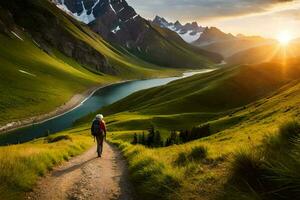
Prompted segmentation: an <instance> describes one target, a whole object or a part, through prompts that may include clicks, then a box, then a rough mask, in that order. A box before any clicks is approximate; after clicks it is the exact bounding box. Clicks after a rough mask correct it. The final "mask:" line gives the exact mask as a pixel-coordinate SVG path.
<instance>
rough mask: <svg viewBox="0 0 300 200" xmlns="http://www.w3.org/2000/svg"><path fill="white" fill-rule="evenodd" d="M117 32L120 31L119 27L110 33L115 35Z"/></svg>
mask: <svg viewBox="0 0 300 200" xmlns="http://www.w3.org/2000/svg"><path fill="white" fill-rule="evenodd" d="M119 30H121V28H120V26H117V27H116V28H115V29H113V30H112V31H111V32H113V33H114V34H116V33H117V32H118V31H119Z"/></svg>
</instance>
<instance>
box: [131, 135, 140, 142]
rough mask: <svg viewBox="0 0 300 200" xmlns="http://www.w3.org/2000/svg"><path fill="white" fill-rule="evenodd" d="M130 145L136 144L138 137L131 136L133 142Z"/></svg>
mask: <svg viewBox="0 0 300 200" xmlns="http://www.w3.org/2000/svg"><path fill="white" fill-rule="evenodd" d="M131 144H134V145H135V144H138V136H137V134H136V133H135V134H134V136H133V141H132V142H131Z"/></svg>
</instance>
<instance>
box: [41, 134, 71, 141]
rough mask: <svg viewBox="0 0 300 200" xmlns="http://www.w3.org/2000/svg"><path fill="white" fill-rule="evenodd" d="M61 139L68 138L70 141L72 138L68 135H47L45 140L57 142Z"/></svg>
mask: <svg viewBox="0 0 300 200" xmlns="http://www.w3.org/2000/svg"><path fill="white" fill-rule="evenodd" d="M61 140H69V141H72V138H71V137H70V136H68V135H59V136H55V137H52V136H48V137H47V138H46V141H47V142H48V143H54V142H59V141H61Z"/></svg>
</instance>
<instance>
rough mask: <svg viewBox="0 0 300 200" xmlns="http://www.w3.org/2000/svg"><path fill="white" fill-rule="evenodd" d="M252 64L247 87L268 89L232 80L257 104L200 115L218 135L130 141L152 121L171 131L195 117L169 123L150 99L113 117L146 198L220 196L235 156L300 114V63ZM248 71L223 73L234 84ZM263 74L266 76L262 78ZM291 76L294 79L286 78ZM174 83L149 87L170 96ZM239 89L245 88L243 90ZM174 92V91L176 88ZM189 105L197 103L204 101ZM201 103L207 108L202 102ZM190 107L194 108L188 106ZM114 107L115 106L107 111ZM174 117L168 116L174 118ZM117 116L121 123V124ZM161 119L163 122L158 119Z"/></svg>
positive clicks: (115, 136) (234, 87) (240, 97)
mask: <svg viewBox="0 0 300 200" xmlns="http://www.w3.org/2000/svg"><path fill="white" fill-rule="evenodd" d="M248 67H250V68H248V69H247V73H246V74H244V76H242V77H243V79H241V80H244V81H246V80H249V82H247V86H249V87H250V86H251V88H252V89H253V88H254V86H257V88H263V89H266V90H264V92H263V94H261V95H259V96H256V94H257V93H256V92H257V90H245V88H244V85H243V84H241V82H235V84H231V89H232V90H233V91H243V92H245V93H246V96H248V97H253V99H251V102H248V104H247V101H245V102H244V103H245V104H247V105H245V106H241V105H240V104H236V107H239V106H241V107H240V108H239V109H233V110H230V114H228V115H220V116H219V118H216V117H215V119H210V118H207V119H206V120H205V119H204V120H201V119H199V121H198V122H196V121H197V119H194V120H195V123H194V125H195V124H197V123H198V124H201V123H202V122H203V121H209V123H210V124H211V126H212V129H213V132H214V133H215V134H213V135H212V136H210V137H207V138H203V139H200V140H196V141H193V142H190V143H186V144H182V145H175V146H171V147H167V148H159V149H147V148H144V147H142V146H133V145H130V144H129V143H128V142H130V141H131V140H132V135H133V133H135V132H141V130H145V128H146V127H145V126H147V125H149V124H150V123H149V121H150V122H152V123H154V124H155V125H156V126H157V127H158V128H161V127H162V128H166V129H171V128H172V126H173V125H175V127H177V126H176V123H181V127H182V128H184V127H188V126H189V125H190V121H189V120H187V119H186V120H182V121H180V120H177V121H173V122H175V123H172V124H168V123H170V122H172V121H171V120H170V121H164V120H160V119H159V118H158V117H159V116H156V115H155V113H156V109H155V108H157V106H156V105H154V104H150V103H149V104H148V106H145V107H143V106H140V105H141V104H138V103H137V102H134V104H136V105H137V109H136V110H135V111H138V112H137V113H128V112H127V113H119V114H116V115H113V116H109V117H108V118H107V121H109V122H111V123H109V127H110V129H111V130H116V129H117V130H121V131H118V132H113V133H112V134H111V135H110V139H111V141H112V142H113V143H115V144H117V145H119V147H120V148H121V149H122V150H123V152H124V154H125V155H126V156H127V158H128V160H129V166H130V171H131V178H132V180H133V182H134V184H135V185H136V187H137V190H138V194H139V195H140V197H143V199H144V198H145V199H154V198H156V199H213V198H215V197H216V194H217V195H219V194H220V193H219V192H220V191H222V190H221V189H222V185H223V184H224V183H225V182H226V180H227V175H228V173H229V171H230V169H231V168H230V162H231V160H232V159H233V157H232V154H234V153H235V152H237V151H239V150H240V149H244V148H249V149H252V148H256V146H257V145H260V144H261V142H262V141H263V140H264V138H265V137H266V135H270V134H274V133H276V132H277V128H278V125H279V124H282V123H284V122H285V121H289V120H295V119H299V118H300V106H299V105H300V82H299V77H300V76H299V68H298V63H293V64H292V63H290V64H289V65H288V66H287V65H286V66H283V65H275V64H264V65H255V66H248ZM257 67H259V68H257ZM244 69H245V68H244ZM244 69H243V68H239V70H238V72H239V73H237V72H236V71H235V70H236V69H234V68H232V69H228V70H233V71H234V73H233V72H231V73H230V74H231V75H232V74H235V76H221V77H222V78H223V77H227V78H225V79H227V81H226V82H228V77H231V78H232V77H236V75H237V74H243V73H241V72H243V70H244ZM249 69H252V70H253V69H255V70H256V71H255V73H253V74H252V75H254V74H256V76H255V77H254V76H251V75H250V74H251V70H250V71H249ZM266 69H267V70H266ZM274 69H275V70H274ZM240 70H241V71H240ZM257 70H258V71H257ZM264 70H266V71H264ZM270 70H271V71H270ZM263 72H264V73H263ZM275 72H277V73H275ZM296 72H297V73H296ZM218 73H221V72H220V71H219V72H214V73H212V74H218ZM261 73H263V74H264V75H263V76H262V74H261ZM245 75H248V76H245ZM209 76H211V75H209ZM288 77H290V78H291V79H290V80H289V81H285V80H286V78H288ZM200 78H201V79H203V78H205V76H204V75H199V76H198V77H197V76H195V77H192V78H188V79H186V80H180V81H177V83H180V82H181V83H184V84H181V87H186V86H187V87H188V84H187V83H186V81H187V80H192V79H194V80H193V81H195V79H196V80H197V79H200ZM219 79H220V78H219ZM229 80H231V79H229ZM258 80H260V81H258ZM278 80H279V81H278ZM207 83H209V82H207ZM258 83H259V84H258ZM267 83H268V84H267ZM270 83H272V84H270ZM274 83H275V84H274ZM174 84H175V85H176V82H175V83H171V84H169V85H168V86H166V87H160V90H159V89H150V90H148V91H149V92H151V91H153V90H159V91H164V92H163V94H167V92H166V88H168V87H170V88H172V86H173V85H174ZM219 84H220V87H221V88H224V89H226V87H227V84H224V82H222V81H221V82H220V83H219ZM198 86H200V87H201V84H199V83H198ZM268 86H272V87H268ZM238 88H240V89H242V90H238ZM172 91H173V92H174V90H172ZM215 91H216V92H215V93H214V94H215V95H217V96H216V97H215V98H216V99H218V98H219V99H218V100H222V99H221V96H218V92H220V90H218V89H216V90H215ZM217 91H218V92H217ZM226 91H227V92H228V91H230V90H228V88H227V90H226ZM253 91H255V92H253ZM259 91H260V90H259ZM147 93H148V92H147V91H144V92H142V93H140V94H139V96H143V95H141V94H144V95H147ZM196 94H197V93H196ZM259 94H260V93H259ZM221 95H224V93H221ZM231 95H232V94H231ZM162 96H163V95H162ZM135 97H137V96H135ZM254 97H255V98H254ZM155 98H156V97H155V96H154V98H152V99H151V100H149V101H153V99H155ZM162 98H163V97H162ZM202 98H203V97H202ZM231 98H232V100H233V101H234V100H235V99H238V100H239V101H241V100H243V95H241V94H240V93H239V95H236V96H231ZM127 100H130V101H131V100H132V99H131V97H129V98H127V99H126V101H127ZM199 100H200V101H201V99H198V101H199ZM249 100H250V99H249ZM130 101H129V102H130ZM144 101H145V99H143V98H142V97H141V102H144ZM239 101H238V102H239ZM123 104H124V102H123V103H122V104H120V103H118V104H115V105H113V106H112V107H111V108H112V110H113V111H115V109H116V108H117V109H121V108H122V106H120V107H117V105H123ZM146 104H147V101H146ZM129 105H130V103H129ZM142 105H144V104H142ZM165 105H168V106H169V105H170V106H173V104H169V103H168V104H165ZM185 105H194V106H195V105H198V104H185ZM223 105H224V104H223ZM152 106H153V108H154V112H153V113H152V114H147V113H151V109H150V108H152ZM199 106H200V107H202V104H200V105H199ZM130 108H131V110H133V108H134V107H133V106H132V107H130ZM169 108H170V107H169ZM174 108H175V107H174ZM186 108H187V109H188V107H187V106H186ZM205 108H206V109H208V108H210V107H209V106H207V104H206V106H205ZM229 108H230V107H229ZM108 109H109V108H107V109H106V110H108ZM214 109H215V107H213V108H212V110H214ZM163 111H164V110H163ZM179 111H180V110H179ZM196 111H197V108H195V112H196ZM145 113H146V114H145ZM195 116H196V115H195ZM131 117H133V119H134V118H135V119H136V121H135V120H133V121H131ZM139 118H140V119H139ZM183 118H184V117H183ZM191 118H192V117H191ZM191 118H190V119H191ZM145 119H146V120H145ZM169 119H170V118H169V117H168V120H169ZM116 120H120V121H117V122H116ZM155 120H157V122H156V121H155ZM137 122H140V123H137ZM164 122H165V123H164ZM147 123H148V124H147ZM118 124H119V125H118ZM145 124H146V125H145ZM135 125H136V126H135ZM199 146H205V147H206V148H207V149H208V155H207V157H206V158H205V159H200V160H198V159H196V160H195V159H193V157H192V156H191V155H193V153H192V152H193V151H194V150H193V148H196V147H199ZM182 157H185V158H190V157H191V158H190V159H188V162H183V163H181V164H178V159H182ZM153 185H155V187H153Z"/></svg>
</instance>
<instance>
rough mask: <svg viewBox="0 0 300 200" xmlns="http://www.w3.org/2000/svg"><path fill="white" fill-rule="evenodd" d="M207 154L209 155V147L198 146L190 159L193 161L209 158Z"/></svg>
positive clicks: (193, 150)
mask: <svg viewBox="0 0 300 200" xmlns="http://www.w3.org/2000/svg"><path fill="white" fill-rule="evenodd" d="M207 154H208V150H207V147H204V146H197V147H194V148H193V149H192V151H191V153H190V155H189V157H190V158H192V159H193V160H202V159H205V158H206V157H207Z"/></svg>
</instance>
